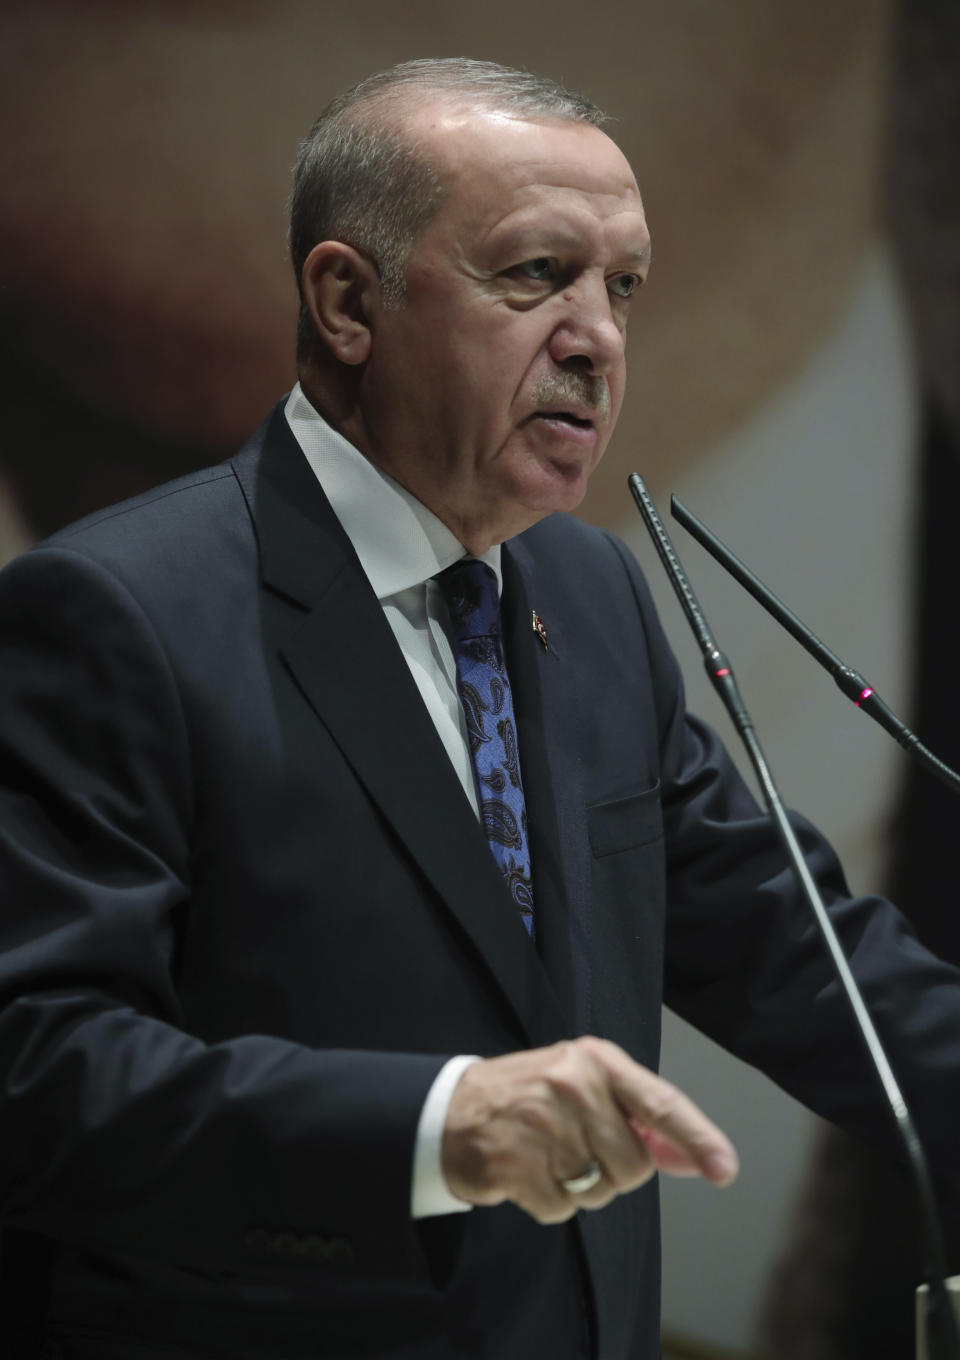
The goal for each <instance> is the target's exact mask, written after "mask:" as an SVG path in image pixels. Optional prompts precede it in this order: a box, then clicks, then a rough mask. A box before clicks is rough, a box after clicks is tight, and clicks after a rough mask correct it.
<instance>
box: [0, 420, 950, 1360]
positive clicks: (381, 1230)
mask: <svg viewBox="0 0 960 1360" xmlns="http://www.w3.org/2000/svg"><path fill="white" fill-rule="evenodd" d="M503 572H504V594H503V609H504V620H505V632H506V641H507V649H508V663H509V668H510V674H511V681H512V685H513V690H514V701H515V707H516V712H517V720H518V731H519V742H520V752H521V760H522V766H523V777H524V785H525V789H526V796H527V804H528V810H529V816H530V825H531V832H530V834H531V848H532V857H533V866H534V885H535V894H536V917H537V941H536V945H534V944H533V943H531V941H530V940H529V939H528V938H527V936H526V933H525V931H524V929H523V926H522V924H521V922H520V920H519V918H518V917H517V916H516V914H515V911H514V910H513V908H512V906H511V903H510V900H509V897H508V895H507V893H506V890H505V888H504V886H503V883H502V881H501V879H500V876H499V873H498V871H497V868H496V866H495V864H494V861H493V859H492V856H491V855H490V853H489V850H488V848H487V845H486V842H485V839H484V837H483V835H482V833H481V830H480V828H479V826H478V824H477V821H476V818H475V816H474V815H473V813H472V812H471V810H470V808H469V806H468V804H467V801H466V799H465V798H464V796H463V792H462V789H461V788H460V786H459V783H458V781H457V778H456V776H455V774H454V772H453V770H452V768H451V766H450V763H449V761H448V759H447V757H446V755H445V753H444V751H443V748H442V746H441V744H440V741H439V738H438V737H437V734H436V732H435V730H434V728H433V726H432V723H431V721H430V719H429V717H428V715H427V713H426V711H425V709H424V707H423V704H422V701H421V699H420V697H419V694H418V692H417V690H416V688H415V685H414V683H413V680H412V679H411V676H410V674H409V671H408V669H407V666H406V663H405V662H404V659H403V657H402V655H401V653H400V651H399V649H398V647H397V644H396V642H395V640H394V638H393V635H392V633H391V631H390V629H389V626H388V624H387V623H386V620H385V618H384V616H383V612H382V609H381V607H380V605H379V604H378V602H377V600H376V598H375V597H374V594H373V592H372V591H371V589H370V587H369V584H368V582H367V581H366V578H365V577H364V575H363V573H362V571H361V569H360V566H359V564H358V562H357V559H356V557H355V554H354V553H353V550H352V548H351V546H350V544H349V542H348V541H347V540H346V539H345V537H344V534H343V532H342V530H341V528H340V526H339V524H338V522H337V521H336V519H335V517H334V515H333V514H332V512H331V510H330V508H329V506H328V504H327V503H326V501H325V498H324V496H323V494H322V492H321V490H320V488H319V486H318V485H317V483H316V481H315V479H314V477H313V475H312V473H311V472H310V471H309V469H308V467H307V464H306V462H305V461H304V459H303V457H302V455H301V454H300V452H299V450H298V448H297V446H296V444H295V442H294V441H293V438H292V436H291V434H290V432H289V429H288V427H287V425H286V421H285V418H284V416H283V414H282V409H281V408H278V409H277V410H276V411H275V412H274V414H273V416H272V417H271V419H270V421H269V422H268V423H267V425H265V426H264V428H263V429H262V430H261V431H260V432H259V433H258V435H257V436H255V438H254V439H253V440H252V441H251V443H250V444H249V445H248V446H247V447H246V448H245V449H244V450H243V451H242V452H241V453H240V454H239V455H238V456H237V458H236V459H234V460H233V461H232V462H230V463H226V464H223V465H221V466H219V467H216V468H213V469H211V470H209V471H207V472H204V473H201V474H198V475H196V476H192V477H189V478H186V479H184V480H182V481H179V482H177V483H174V484H172V485H170V486H166V487H162V488H160V489H159V490H157V491H155V492H153V493H151V494H149V495H147V496H144V497H141V498H139V499H138V500H136V501H133V502H129V503H127V504H124V505H122V506H118V507H115V508H113V509H111V510H107V511H104V512H103V513H101V514H99V515H96V516H94V517H92V518H91V519H89V520H86V521H84V522H83V523H81V524H80V525H77V526H74V527H73V528H71V529H69V530H66V531H64V532H63V533H61V534H58V535H57V536H56V537H55V538H53V539H52V540H49V541H48V542H47V543H46V544H44V545H42V546H41V547H39V548H37V549H35V550H33V551H32V552H30V553H28V554H26V555H25V556H24V557H23V558H21V559H19V560H18V561H16V562H14V563H13V564H12V565H11V566H10V567H8V569H7V570H6V571H5V572H4V573H3V575H2V576H0V623H2V638H3V641H2V644H0V784H2V786H3V787H2V792H0V797H2V805H0V806H2V819H0V1107H2V1108H0V1207H2V1214H3V1220H4V1222H5V1223H7V1224H8V1225H12V1226H13V1228H14V1229H16V1230H18V1231H21V1232H27V1233H29V1234H31V1238H30V1240H31V1243H32V1244H33V1245H34V1246H36V1245H37V1244H38V1243H39V1244H40V1245H41V1247H42V1248H43V1254H44V1256H45V1258H46V1260H47V1265H46V1266H45V1267H44V1269H45V1270H47V1271H48V1276H49V1301H48V1305H47V1310H46V1321H45V1323H44V1327H45V1332H46V1336H47V1345H48V1350H49V1353H50V1354H51V1355H57V1354H60V1355H63V1356H65V1357H71V1356H76V1357H82V1356H89V1357H93V1356H97V1357H101V1356H109V1357H117V1358H118V1360H119V1357H130V1360H133V1358H134V1357H138V1356H139V1357H142V1358H143V1360H147V1357H154V1358H155V1360H158V1358H159V1357H161V1356H164V1357H165V1356H168V1355H170V1356H172V1355H178V1356H181V1357H182V1356H184V1355H186V1356H222V1357H226V1356H230V1357H235V1356H241V1355H242V1356H247V1355H249V1356H252V1357H268V1356H269V1357H297V1358H298V1360H299V1358H300V1357H307V1356H311V1357H314V1356H325V1357H334V1356H336V1357H348V1356H350V1357H352V1356H373V1355H377V1356H391V1357H396V1360H399V1358H400V1357H423V1358H424V1360H441V1357H442V1358H443V1360H453V1358H454V1357H456V1358H457V1360H463V1357H478V1358H480V1357H482V1358H484V1360H486V1358H487V1357H489V1360H494V1357H496V1360H520V1358H521V1357H523V1358H524V1360H528V1357H531V1356H534V1357H539V1356H544V1357H547V1356H549V1357H558V1358H560V1360H563V1357H570V1358H571V1360H572V1357H575V1356H576V1355H577V1349H578V1346H579V1339H580V1335H581V1307H582V1304H583V1301H584V1300H586V1301H587V1304H588V1306H589V1309H590V1313H591V1324H592V1329H593V1336H594V1345H595V1349H596V1355H597V1356H598V1357H599V1360H649V1357H652V1356H654V1355H655V1354H656V1353H657V1330H658V1289H659V1279H658V1269H659V1267H658V1222H657V1203H656V1189H655V1186H653V1185H651V1186H648V1187H646V1188H645V1189H643V1190H642V1191H639V1192H637V1193H636V1194H634V1195H631V1196H628V1197H625V1198H623V1199H621V1200H618V1201H617V1202H616V1203H614V1204H613V1205H611V1206H610V1207H609V1208H608V1209H606V1210H603V1211H601V1212H599V1213H595V1214H589V1215H580V1216H579V1219H578V1221H576V1222H575V1223H573V1224H569V1225H564V1226H561V1227H554V1228H543V1227H539V1226H537V1225H536V1224H534V1223H533V1222H532V1221H531V1220H529V1219H528V1218H526V1216H525V1215H523V1214H522V1213H520V1212H519V1211H518V1210H515V1209H513V1208H512V1207H510V1206H505V1207H502V1208H499V1209H485V1210H474V1211H473V1212H471V1213H469V1214H466V1215H458V1216H455V1217H453V1218H450V1219H437V1220H429V1221H426V1222H422V1223H414V1222H412V1221H411V1219H410V1211H409V1195H410V1177H411V1162H412V1151H413V1144H414V1138H415V1132H416V1126H417V1120H418V1117H419V1114H420V1110H421V1106H422V1104H423V1100H424V1097H425V1095H426V1093H427V1091H428V1089H429V1087H430V1084H431V1082H432V1081H433V1078H434V1077H435V1076H436V1074H437V1072H438V1071H439V1069H440V1067H441V1065H442V1063H443V1062H444V1061H445V1059H446V1058H447V1057H448V1056H450V1055H452V1054H455V1053H461V1052H469V1053H479V1054H483V1055H492V1054H496V1053H502V1052H508V1051H512V1050H515V1049H517V1048H521V1047H526V1046H535V1045H541V1044H548V1043H551V1042H553V1041H555V1040H558V1039H561V1038H563V1037H565V1036H573V1035H576V1034H580V1033H588V1032H589V1033H596V1034H602V1035H605V1036H607V1037H609V1038H611V1039H614V1040H615V1041H617V1042H618V1043H620V1044H622V1045H623V1046H624V1047H625V1048H626V1049H627V1050H628V1051H629V1052H630V1053H632V1054H633V1055H634V1056H635V1057H636V1058H637V1059H638V1060H639V1061H640V1062H642V1063H644V1064H646V1065H647V1066H650V1067H655V1066H656V1064H657V1055H658V1047H659V1035H660V1020H659V1015H660V1006H661V1001H662V999H664V995H665V999H666V1000H667V1002H668V1003H669V1004H671V1005H672V1006H674V1007H675V1008H676V1009H677V1010H678V1011H679V1012H680V1013H681V1014H682V1015H684V1016H686V1017H687V1018H688V1019H690V1020H692V1021H693V1022H694V1023H695V1024H697V1025H699V1026H701V1027H702V1028H704V1029H706V1030H708V1031H709V1032H710V1033H711V1034H712V1035H713V1036H714V1037H715V1038H717V1039H718V1040H719V1041H720V1042H721V1043H724V1044H726V1045H727V1046H728V1047H730V1048H731V1049H732V1050H733V1051H735V1052H737V1053H739V1054H740V1055H741V1056H743V1057H745V1058H747V1059H748V1060H750V1061H753V1062H757V1063H759V1064H760V1065H762V1066H763V1067H764V1068H765V1069H766V1070H768V1071H769V1072H770V1073H771V1075H773V1076H774V1078H775V1079H776V1080H778V1081H780V1082H781V1083H782V1084H783V1085H784V1086H786V1087H787V1088H788V1089H790V1090H791V1091H793V1092H794V1093H795V1094H797V1095H798V1096H800V1097H801V1098H802V1099H804V1100H806V1101H807V1102H808V1103H810V1104H812V1105H813V1106H814V1107H815V1108H818V1109H820V1110H821V1111H823V1112H824V1113H826V1114H828V1115H829V1116H830V1117H832V1118H834V1119H837V1120H839V1121H840V1122H841V1123H843V1124H845V1125H847V1126H848V1127H851V1128H853V1129H855V1130H859V1131H860V1132H862V1133H864V1134H866V1135H867V1136H874V1137H876V1138H878V1139H880V1140H883V1139H885V1138H887V1124H888V1116H887V1115H886V1114H885V1112H884V1109H883V1107H882V1104H881V1102H880V1100H879V1098H878V1097H877V1096H876V1095H875V1094H874V1091H873V1087H872V1085H871V1083H870V1080H869V1076H868V1074H867V1072H866V1069H865V1064H864V1062H863V1060H862V1057H861V1052H860V1047H859V1044H858V1041H857V1039H856V1038H855V1037H854V1035H853V1032H852V1029H851V1026H850V1022H849V1020H848V1017H847V1013H846V1009H845V1007H844V1005H843V1003H842V1002H841V1001H840V1000H839V998H838V996H837V993H836V988H835V986H834V984H833V982H832V981H831V978H830V974H829V970H828V968H827V966H826V964H825V963H824V961H823V959H822V956H821V948H820V945H819V943H818V942H817V939H816V938H815V931H814V929H813V928H812V927H811V926H810V925H809V924H808V922H807V920H806V917H805V915H804V913H803V911H802V910H801V909H800V907H799V906H798V904H797V901H796V894H795V892H794V889H793V886H792V881H791V877H790V874H789V873H788V871H787V870H786V869H785V867H784V863H783V856H782V853H781V851H780V848H779V845H778V843H777V841H776V838H775V836H774V834H773V832H772V831H771V829H770V826H769V824H768V822H767V819H766V818H765V817H764V816H761V815H760V814H759V812H758V811H757V808H756V806H755V804H754V802H753V799H752V797H751V796H750V795H749V793H748V792H747V791H746V789H745V788H744V787H743V785H742V784H741V782H740V780H739V779H738V777H737V776H736V774H735V773H734V771H733V769H732V767H731V766H730V763H729V761H728V759H727V757H726V755H725V753H724V751H723V749H722V747H721V745H720V743H719V742H718V740H717V738H716V737H715V736H714V735H713V734H712V733H711V732H710V731H709V729H707V728H706V727H704V726H703V725H701V724H700V723H698V722H697V721H696V720H694V719H691V718H689V717H688V716H687V714H686V712H685V709H684V703H683V694H682V687H681V684H680V680H679V677H678V672H677V668H676V664H675V662H674V660H673V658H672V656H671V654H670V651H669V649H668V647H667V645H666V643H665V641H664V639H663V637H662V635H661V632H660V628H659V625H658V623H657V620H656V618H655V615H654V612H653V609H652V606H651V603H650V600H649V597H648V595H647V591H646V587H645V585H644V582H643V579H642V576H641V574H640V572H639V569H638V568H637V566H636V564H635V563H634V562H633V560H632V559H631V558H630V556H629V554H627V552H626V551H625V549H624V548H623V547H622V545H620V544H619V543H618V542H617V541H616V540H615V539H613V538H612V537H610V536H609V535H606V534H604V533H602V532H600V531H597V530H595V529H590V528H587V527H585V526H583V525H580V524H578V523H576V522H575V521H572V520H569V519H567V518H565V517H562V516H556V517H551V518H549V519H547V520H545V521H543V522H542V523H541V524H540V525H538V526H536V527H535V528H534V529H532V530H530V531H529V532H528V533H525V534H523V535H521V536H520V537H519V538H517V539H515V540H513V541H511V542H510V543H508V544H506V545H505V547H504V553H503ZM533 610H536V611H537V613H538V614H539V616H540V618H541V619H542V620H543V622H544V624H545V626H546V630H547V645H546V647H544V645H543V643H542V641H541V640H540V638H538V636H537V635H536V633H535V631H534V629H533V627H532V611H533ZM798 826H799V827H800V830H801V835H802V838H803V841H804V844H805V846H806V848H807V849H808V851H809V855H810V860H811V864H812V865H813V867H814V869H815V871H816V873H817V875H818V877H819V879H820V881H821V884H822V886H823V888H824V891H825V892H826V894H827V895H828V897H829V898H830V899H831V901H833V902H834V914H835V917H836V919H837V922H838V924H839V926H840V928H841V930H842V933H843V936H844V939H845V941H846V943H847V946H848V949H849V950H850V953H851V955H852V958H853V961H854V966H855V969H856V971H857V974H858V976H859V979H860V981H861V984H862V985H863V987H864V988H865V990H866V993H867V996H868V999H869V1001H870V1002H871V1004H872V1006H873V1009H874V1013H875V1016H876V1018H877V1021H878V1024H879V1026H880V1028H881V1031H882V1032H883V1033H884V1035H885V1037H886V1038H887V1040H888V1042H889V1043H890V1047H891V1051H892V1053H893V1055H894V1060H895V1062H896V1063H897V1065H898V1070H899V1072H900V1075H901V1079H902V1080H903V1082H904V1084H905V1085H906V1087H907V1089H908V1091H909V1093H910V1095H911V1097H912V1099H913V1101H914V1104H915V1107H916V1112H917V1116H918V1119H919V1122H920V1125H921V1128H922V1130H923V1132H924V1135H925V1137H926V1138H927V1140H928V1143H929V1145H930V1149H931V1151H932V1153H933V1154H934V1157H935V1158H936V1159H937V1160H938V1161H939V1162H940V1164H942V1165H943V1166H944V1167H945V1168H949V1167H950V1165H951V1162H952V1155H953V1146H954V1143H955V1124H956V1120H955V1117H954V1116H952V1115H949V1111H951V1110H952V1111H954V1112H955V1111H956V1110H958V1109H960V1077H958V1073H960V975H958V974H957V973H956V972H955V971H953V970H951V969H950V968H948V967H946V966H945V965H942V964H939V963H937V962H936V961H935V960H933V959H932V958H930V957H929V956H928V955H926V954H924V953H923V951H922V950H921V949H920V948H919V946H917V945H916V944H915V943H914V942H913V941H912V939H911V938H910V937H909V935H908V934H906V933H905V931H904V928H903V927H902V925H901V923H900V921H899V919H898V918H897V917H896V915H895V914H894V913H893V912H892V910H891V909H890V908H889V907H888V906H887V905H886V904H884V903H880V902H877V901H868V900H864V899H859V900H852V901H851V900H848V899H847V898H846V895H845V889H844V885H843V882H842V878H841V876H840V873H839V870H838V868H837V865H836V863H835V861H834V859H833V856H832V854H831V852H830V851H829V849H828V848H827V847H826V846H825V844H824V842H823V841H822V840H821V839H820V838H819V837H817V836H816V834H815V833H813V832H812V831H811V830H810V828H809V827H807V826H806V824H801V823H799V822H798ZM692 1094H694V1095H695V1093H692ZM732 1193H736V1192H735V1191H733V1192H732Z"/></svg>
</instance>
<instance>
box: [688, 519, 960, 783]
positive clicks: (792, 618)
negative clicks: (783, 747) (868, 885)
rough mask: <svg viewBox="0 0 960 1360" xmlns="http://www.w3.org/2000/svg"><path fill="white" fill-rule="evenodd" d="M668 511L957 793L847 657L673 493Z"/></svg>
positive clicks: (959, 777) (943, 768) (945, 768)
mask: <svg viewBox="0 0 960 1360" xmlns="http://www.w3.org/2000/svg"><path fill="white" fill-rule="evenodd" d="M670 510H671V513H672V515H673V517H674V519H675V520H678V521H679V522H680V523H681V524H682V525H683V527H684V528H685V529H686V530H687V531H688V533H691V534H692V535H693V537H694V538H695V539H696V540H697V542H698V543H699V544H700V545H701V547H704V548H706V550H707V552H708V553H710V554H711V556H712V557H714V558H715V559H716V560H717V561H718V562H719V563H720V565H721V566H722V567H724V568H726V570H727V571H728V572H729V573H730V575H731V576H732V577H734V579H735V580H737V581H739V582H740V584H741V585H742V586H743V588H744V590H746V591H749V593H750V594H751V595H752V596H753V598H754V599H755V600H756V601H757V602H758V604H762V605H763V607H764V609H765V610H766V611H767V613H768V614H772V615H773V617H774V618H775V619H776V620H777V622H778V623H780V624H782V625H783V627H784V628H786V630H787V632H788V633H789V634H790V635H791V636H792V637H794V638H796V640H797V641H798V642H799V643H800V646H801V647H803V648H805V649H806V651H808V652H809V653H810V655H811V656H812V657H813V658H814V660H816V661H819V662H820V665H821V666H823V668H824V670H826V671H828V672H829V673H830V674H831V675H832V676H833V678H834V680H835V681H836V683H837V686H838V688H839V689H840V691H841V693H843V694H845V695H846V696H847V698H848V699H851V700H852V701H853V703H855V704H856V706H857V708H859V709H862V711H863V712H864V713H866V714H868V715H869V716H870V717H871V718H873V720H874V721H875V722H878V723H879V724H880V726H881V727H882V728H883V729H884V731H886V732H889V733H890V735H891V736H892V737H893V738H894V740H895V741H897V742H899V743H900V745H901V746H902V747H903V749H904V750H905V751H909V752H910V754H911V755H912V756H914V757H915V758H916V759H917V760H918V761H919V762H920V764H921V765H922V766H923V767H924V769H925V770H927V771H928V773H930V774H932V775H934V776H935V777H936V778H937V779H939V780H941V782H942V783H944V784H946V785H947V787H948V788H951V789H952V790H953V791H954V793H960V774H957V773H956V771H955V770H951V768H950V766H949V765H945V764H944V762H943V761H942V760H939V759H938V758H937V757H936V756H935V755H934V754H933V752H932V751H931V750H929V749H928V748H927V747H926V746H924V744H923V742H922V741H921V740H920V738H919V737H918V736H917V734H916V733H915V732H911V730H910V728H909V727H908V726H907V725H906V723H905V722H902V721H901V720H900V719H899V718H898V717H897V715H896V714H895V713H894V712H893V711H892V709H890V708H888V707H887V705H886V704H885V703H884V702H883V700H882V699H881V698H880V695H879V694H878V693H877V692H876V690H875V689H874V688H873V686H872V685H871V684H869V683H868V682H867V681H866V680H865V679H864V678H863V676H862V675H861V674H860V672H859V671H855V670H854V669H853V667H852V666H848V665H847V664H846V662H845V661H841V660H840V658H839V657H838V656H836V655H835V654H834V653H833V652H831V650H830V648H829V647H828V646H827V645H826V643H824V642H821V641H820V639H819V638H818V637H817V635H816V633H814V632H812V631H811V630H810V629H809V628H808V627H807V625H806V624H805V623H803V622H802V621H801V620H800V619H798V618H797V616H796V614H794V613H793V611H792V610H790V609H788V608H787V606H786V605H785V604H784V603H783V601H782V600H779V599H778V598H777V597H776V595H774V593H773V591H772V590H770V588H769V587H768V586H765V585H764V584H763V582H762V581H761V580H760V578H759V576H754V574H753V572H752V571H751V570H750V568H749V567H748V566H747V565H746V563H744V562H741V560H740V558H739V557H737V556H736V555H735V554H734V553H732V552H731V551H730V549H729V548H728V547H727V545H726V544H725V543H722V542H721V541H720V539H719V538H717V536H716V534H714V533H711V531H710V530H709V529H708V528H707V526H706V525H705V524H704V523H703V521H702V520H699V519H697V517H696V515H695V514H693V512H692V511H691V510H688V509H687V507H686V506H685V505H684V504H683V502H682V501H679V500H677V498H676V496H671V498H670Z"/></svg>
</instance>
